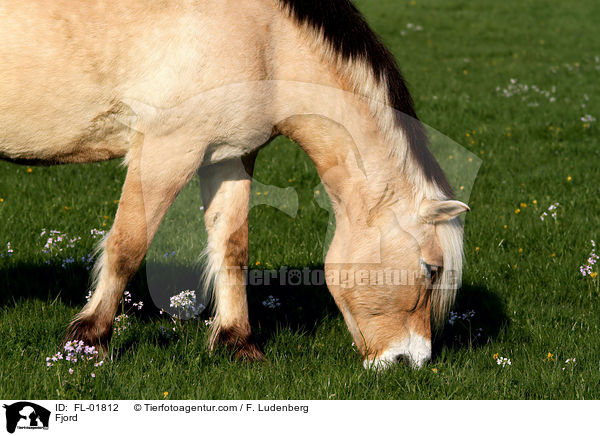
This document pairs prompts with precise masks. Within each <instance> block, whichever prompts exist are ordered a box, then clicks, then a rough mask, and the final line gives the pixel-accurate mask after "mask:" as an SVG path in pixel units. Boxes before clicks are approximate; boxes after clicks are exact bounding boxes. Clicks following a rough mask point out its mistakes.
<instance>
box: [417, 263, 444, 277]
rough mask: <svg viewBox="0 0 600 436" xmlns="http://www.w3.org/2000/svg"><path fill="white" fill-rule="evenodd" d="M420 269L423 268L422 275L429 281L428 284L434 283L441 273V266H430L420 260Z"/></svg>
mask: <svg viewBox="0 0 600 436" xmlns="http://www.w3.org/2000/svg"><path fill="white" fill-rule="evenodd" d="M421 267H422V268H423V274H424V275H425V277H426V278H427V279H429V282H430V283H435V281H436V280H437V279H438V278H439V276H440V275H441V273H442V266H441V265H431V264H429V263H427V262H425V261H423V260H421Z"/></svg>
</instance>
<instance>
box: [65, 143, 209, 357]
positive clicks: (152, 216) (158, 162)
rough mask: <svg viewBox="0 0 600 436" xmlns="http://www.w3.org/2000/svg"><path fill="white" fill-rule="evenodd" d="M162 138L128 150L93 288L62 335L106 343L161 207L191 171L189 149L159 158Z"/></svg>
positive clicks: (193, 167)
mask: <svg viewBox="0 0 600 436" xmlns="http://www.w3.org/2000/svg"><path fill="white" fill-rule="evenodd" d="M162 142H165V141H155V142H151V141H148V140H146V141H145V142H144V144H143V147H139V148H136V149H134V150H132V151H131V152H130V154H129V155H128V170H127V176H126V178H125V183H124V185H123V191H122V193H121V199H120V201H119V207H118V209H117V214H116V217H115V222H114V224H113V227H112V228H111V230H110V232H109V233H108V236H107V237H106V239H105V240H104V241H103V243H102V246H101V247H100V250H101V255H100V257H99V258H98V260H97V262H96V265H95V268H94V270H95V277H96V278H95V283H94V286H93V288H94V289H95V290H94V292H93V293H92V296H91V298H90V300H89V302H88V303H87V304H86V305H85V307H84V308H83V309H82V310H81V312H80V313H79V314H78V315H77V316H76V317H75V318H74V319H73V321H72V322H71V324H70V326H69V328H68V331H67V336H66V340H82V341H84V342H85V343H86V344H89V345H94V346H101V347H103V348H106V346H107V344H108V342H109V341H110V338H111V335H112V326H113V321H114V317H115V314H116V311H117V308H118V306H119V302H120V301H121V297H122V295H123V291H124V290H125V286H126V285H127V282H128V281H129V279H130V278H131V277H132V276H133V275H134V274H135V272H136V271H137V270H138V268H139V266H140V264H141V262H142V260H143V259H144V256H145V254H146V252H147V250H148V247H149V245H150V242H151V241H152V238H153V237H154V235H155V233H156V231H157V230H158V227H159V224H160V222H161V220H162V218H163V217H164V215H165V213H166V211H167V210H168V208H169V207H170V206H171V204H172V203H173V201H174V200H175V197H176V196H177V194H178V193H179V191H180V190H181V189H182V188H183V186H185V184H186V183H187V181H188V180H189V178H190V177H191V175H193V174H194V172H195V171H196V168H197V166H198V164H197V162H194V159H192V158H190V156H189V155H182V156H179V155H177V154H176V153H173V154H172V155H171V156H170V157H169V158H168V159H166V158H164V159H160V156H163V155H164V150H166V149H168V144H163V143H162ZM142 148H143V149H144V155H143V157H144V159H142ZM161 149H162V153H163V154H162V155H161V154H160V152H161ZM155 156H156V157H158V158H153V157H155Z"/></svg>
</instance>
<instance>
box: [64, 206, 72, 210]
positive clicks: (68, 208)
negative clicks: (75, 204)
mask: <svg viewBox="0 0 600 436" xmlns="http://www.w3.org/2000/svg"><path fill="white" fill-rule="evenodd" d="M63 209H64V210H71V208H70V207H69V206H63Z"/></svg>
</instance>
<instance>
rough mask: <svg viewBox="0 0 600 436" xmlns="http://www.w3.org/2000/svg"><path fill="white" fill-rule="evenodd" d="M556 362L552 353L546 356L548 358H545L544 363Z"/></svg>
mask: <svg viewBox="0 0 600 436" xmlns="http://www.w3.org/2000/svg"><path fill="white" fill-rule="evenodd" d="M553 361H554V356H552V353H548V354H547V355H546V357H544V362H553Z"/></svg>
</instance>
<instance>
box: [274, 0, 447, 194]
mask: <svg viewBox="0 0 600 436" xmlns="http://www.w3.org/2000/svg"><path fill="white" fill-rule="evenodd" d="M279 1H280V3H281V4H282V5H284V6H285V7H286V8H288V9H289V11H290V12H291V14H292V16H293V17H294V18H295V19H296V20H297V21H298V22H299V23H301V24H306V25H309V26H312V27H314V28H315V29H317V30H318V31H321V32H322V33H323V35H324V37H325V39H326V41H327V42H328V43H329V44H331V46H332V47H333V49H334V50H335V51H336V52H337V53H338V54H340V55H341V56H342V58H343V59H344V60H346V61H352V60H357V59H359V60H363V61H365V62H366V63H367V65H369V66H370V68H371V69H372V70H373V74H374V75H375V78H376V80H377V82H378V83H379V84H383V83H385V84H387V94H388V99H389V104H390V105H391V106H392V107H393V108H394V109H395V110H396V112H395V118H396V124H397V125H398V126H399V127H400V128H402V130H403V131H404V132H405V133H406V135H407V136H408V140H409V141H408V142H409V148H410V152H411V154H412V156H413V157H414V158H415V161H416V163H417V164H418V166H419V167H421V169H422V170H423V174H425V176H426V178H427V179H428V181H430V182H434V183H436V184H437V185H438V186H439V187H440V188H441V189H442V191H443V192H445V193H446V195H448V196H452V189H451V188H450V185H449V184H448V182H447V180H446V178H445V176H444V174H443V172H442V170H441V168H440V167H439V165H438V163H437V161H436V160H435V159H434V158H433V155H432V154H431V153H430V152H429V149H428V147H427V142H428V141H427V136H426V134H425V131H424V129H423V126H422V124H421V123H420V121H419V119H418V117H417V114H416V112H415V109H414V104H413V100H412V97H411V96H410V92H409V91H408V87H407V86H406V82H405V81H404V77H402V74H401V73H400V69H399V68H398V65H397V64H396V60H395V59H394V56H393V55H392V54H391V53H390V51H389V50H388V49H387V48H386V47H385V45H383V43H382V42H381V40H380V39H379V38H378V37H377V35H376V34H375V32H373V30H371V28H370V27H369V25H368V24H367V22H366V21H365V19H364V18H363V16H362V15H361V13H360V12H359V11H358V9H357V8H356V6H354V4H352V2H351V1H350V0H279ZM367 97H368V96H367Z"/></svg>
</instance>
